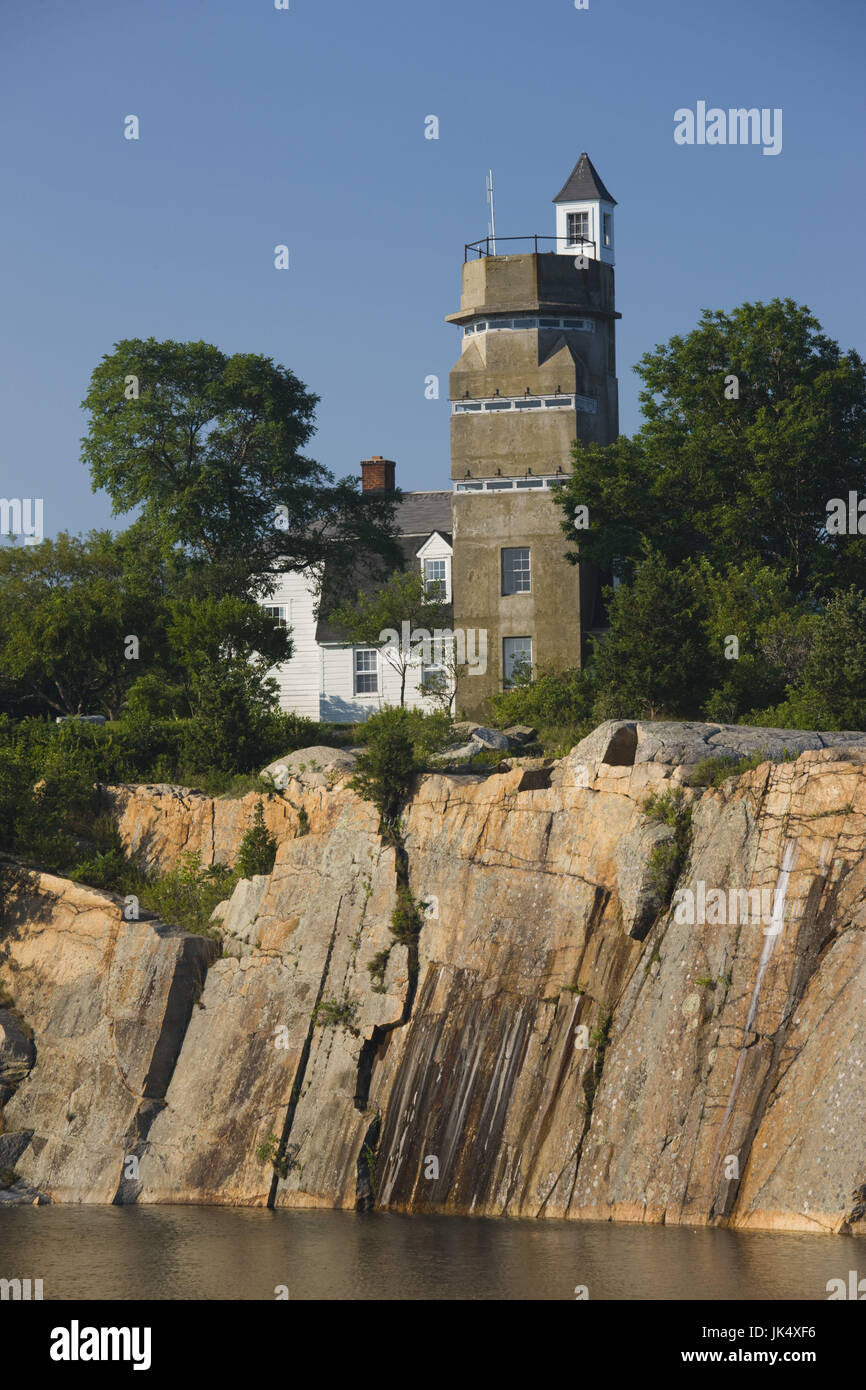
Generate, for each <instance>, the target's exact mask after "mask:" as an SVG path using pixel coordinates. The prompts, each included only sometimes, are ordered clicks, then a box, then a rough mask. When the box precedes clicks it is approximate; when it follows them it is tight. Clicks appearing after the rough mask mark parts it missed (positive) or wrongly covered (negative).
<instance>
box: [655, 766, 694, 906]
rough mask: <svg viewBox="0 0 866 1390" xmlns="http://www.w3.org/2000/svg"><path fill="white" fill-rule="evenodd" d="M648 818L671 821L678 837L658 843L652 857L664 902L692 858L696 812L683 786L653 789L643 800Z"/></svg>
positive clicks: (667, 822) (668, 898) (669, 824)
mask: <svg viewBox="0 0 866 1390" xmlns="http://www.w3.org/2000/svg"><path fill="white" fill-rule="evenodd" d="M643 813H644V815H645V816H646V817H647V819H648V820H651V821H655V822H656V823H657V824H659V825H668V826H670V827H671V829H672V830H673V831H674V832H675V833H674V839H673V840H672V841H668V842H667V843H665V842H664V841H663V842H662V843H660V844H657V845H654V846H653V849H652V851H651V852H650V857H649V871H650V884H651V886H652V888H653V889H654V891H655V892H656V893H657V894H658V895H659V897H660V898H661V899H662V901H663V902H664V903H669V902H670V898H671V893H672V892H673V887H674V884H675V883H676V881H677V879H678V878H679V876H680V874H681V872H682V869H683V865H684V864H685V862H686V860H687V859H688V855H689V847H690V845H691V834H692V813H691V810H690V809H689V807H687V806H686V804H685V793H684V792H683V790H682V788H681V787H674V788H672V789H671V790H669V791H666V792H661V793H659V794H656V793H655V792H653V793H651V794H650V795H649V796H648V797H647V798H646V800H645V801H644V804H643Z"/></svg>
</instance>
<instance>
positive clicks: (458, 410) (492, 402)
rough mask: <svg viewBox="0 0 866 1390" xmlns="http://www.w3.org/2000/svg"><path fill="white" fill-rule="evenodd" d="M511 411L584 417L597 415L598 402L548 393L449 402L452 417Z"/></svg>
mask: <svg viewBox="0 0 866 1390" xmlns="http://www.w3.org/2000/svg"><path fill="white" fill-rule="evenodd" d="M511 410H514V411H521V410H579V411H581V412H582V413H583V414H584V415H597V414H598V401H597V400H596V398H595V396H569V395H559V396H557V394H556V392H555V391H549V392H548V393H547V394H546V395H530V396H527V395H523V396H474V397H473V396H464V397H463V398H462V399H459V400H453V401H452V402H451V414H452V415H502V414H504V413H505V411H511Z"/></svg>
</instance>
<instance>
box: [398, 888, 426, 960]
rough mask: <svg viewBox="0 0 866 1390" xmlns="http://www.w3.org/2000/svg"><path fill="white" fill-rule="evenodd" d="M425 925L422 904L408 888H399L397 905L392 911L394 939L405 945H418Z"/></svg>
mask: <svg viewBox="0 0 866 1390" xmlns="http://www.w3.org/2000/svg"><path fill="white" fill-rule="evenodd" d="M423 925H424V919H423V917H422V916H421V904H420V903H419V902H416V900H415V899H414V898H413V897H412V894H411V892H410V891H409V889H408V888H398V890H397V906H396V907H395V908H394V911H393V912H392V913H391V932H392V934H393V936H394V940H395V941H399V942H400V943H401V945H403V946H414V945H416V943H417V941H418V937H419V935H420V933H421V928H422V926H423Z"/></svg>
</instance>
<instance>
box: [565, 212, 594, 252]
mask: <svg viewBox="0 0 866 1390" xmlns="http://www.w3.org/2000/svg"><path fill="white" fill-rule="evenodd" d="M588 239H589V213H588V212H570V213H568V240H569V241H570V242H571V244H572V246H574V245H575V244H576V243H577V242H579V241H587V240H588Z"/></svg>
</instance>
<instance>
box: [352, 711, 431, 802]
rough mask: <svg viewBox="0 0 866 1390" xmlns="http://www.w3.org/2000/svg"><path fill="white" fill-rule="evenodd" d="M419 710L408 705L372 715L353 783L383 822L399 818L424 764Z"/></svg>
mask: <svg viewBox="0 0 866 1390" xmlns="http://www.w3.org/2000/svg"><path fill="white" fill-rule="evenodd" d="M415 713H416V712H414V711H410V710H407V709H406V708H405V707H397V708H390V707H386V708H385V709H383V710H381V711H380V712H379V713H378V714H374V715H373V716H372V717H371V719H370V720H369V721H368V736H367V746H366V748H365V749H364V751H363V752H362V753H359V754H358V761H357V763H356V764H355V773H354V776H353V777H352V779H351V781H350V782H349V786H350V787H352V788H353V789H354V790H355V791H356V792H357V793H358V795H359V796H362V797H364V799H365V800H367V801H372V803H373V805H374V806H375V807H376V808H377V810H378V811H379V814H380V816H381V818H382V822H383V823H385V822H387V821H394V820H395V819H396V817H397V814H398V812H399V809H400V803H401V802H402V801H403V799H404V798H405V797H406V796H407V795H408V793H409V789H410V787H411V785H412V779H413V778H414V776H415V774H416V773H417V772H419V771H420V770H421V768H422V767H423V766H424V752H423V750H422V749H421V747H420V746H419V744H418V738H419V729H420V728H423V724H422V725H419V722H418V720H417V719H416V718H413V715H414V714H415ZM429 717H430V718H435V717H436V716H429Z"/></svg>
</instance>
